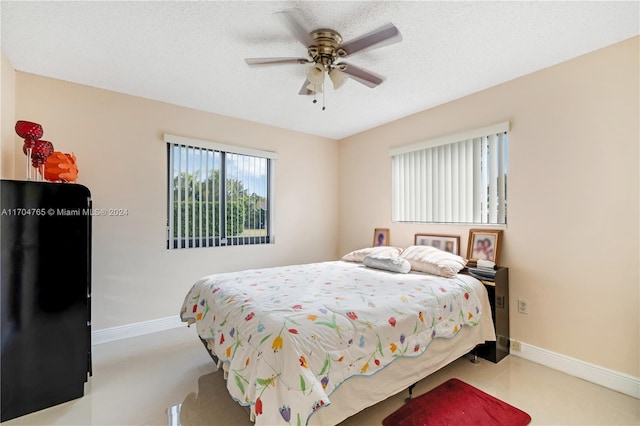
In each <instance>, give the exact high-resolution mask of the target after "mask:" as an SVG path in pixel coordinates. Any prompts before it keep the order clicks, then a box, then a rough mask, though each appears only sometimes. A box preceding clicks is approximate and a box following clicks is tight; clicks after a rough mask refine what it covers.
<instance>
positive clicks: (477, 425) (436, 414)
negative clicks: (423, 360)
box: [382, 379, 531, 426]
mask: <svg viewBox="0 0 640 426" xmlns="http://www.w3.org/2000/svg"><path fill="white" fill-rule="evenodd" d="M530 421H531V416H529V415H528V414H527V413H525V412H524V411H522V410H519V409H517V408H516V407H514V406H512V405H509V404H507V403H506V402H503V401H500V400H499V399H497V398H495V397H493V396H491V395H489V394H486V393H484V392H482V391H481V390H480V389H476V388H474V387H473V386H471V385H468V384H466V383H465V382H462V381H460V380H458V379H450V380H448V381H446V382H444V383H443V384H441V385H440V386H438V387H436V388H434V389H432V390H430V391H429V392H427V393H425V394H424V395H420V396H419V397H417V398H415V399H412V400H411V401H409V402H407V403H406V404H405V405H404V406H403V407H402V408H400V409H399V410H396V412H394V413H393V414H391V415H390V416H388V417H387V418H386V419H384V420H383V421H382V424H383V426H427V425H428V426H436V425H438V426H439V425H455V426H460V425H470V426H471V425H473V426H485V425H508V426H524V425H528V424H529V422H530Z"/></svg>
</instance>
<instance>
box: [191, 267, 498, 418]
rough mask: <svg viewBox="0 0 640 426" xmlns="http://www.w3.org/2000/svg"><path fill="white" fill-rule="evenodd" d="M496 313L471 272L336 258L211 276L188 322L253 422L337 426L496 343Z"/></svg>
mask: <svg viewBox="0 0 640 426" xmlns="http://www.w3.org/2000/svg"><path fill="white" fill-rule="evenodd" d="M490 312H491V311H490V307H489V304H488V298H487V294H486V290H485V288H484V286H483V285H482V284H481V283H480V282H479V281H477V280H475V279H474V278H472V277H468V276H463V275H458V276H456V277H454V278H443V277H436V276H433V275H428V274H420V273H411V274H395V273H390V272H387V271H380V270H374V269H370V268H367V267H365V266H363V265H362V264H357V263H351V262H344V261H338V262H324V263H316V264H308V265H294V266H287V267H277V268H267V269H258V270H249V271H241V272H236V273H227V274H217V275H212V276H208V277H204V278H202V279H201V280H199V281H198V282H196V283H195V284H194V285H193V287H192V288H191V290H190V291H189V293H188V294H187V296H186V298H185V301H184V303H183V306H182V309H181V318H182V320H183V321H187V322H189V323H190V324H191V323H195V324H196V328H197V331H198V335H199V336H200V337H201V338H202V339H204V340H206V341H207V342H208V345H207V346H208V348H209V349H210V351H211V352H212V353H213V354H214V355H215V356H216V357H218V358H219V359H220V361H221V362H222V363H223V366H224V369H225V371H227V372H228V380H227V389H228V390H229V393H230V394H231V396H232V397H233V398H234V399H235V400H236V401H237V402H238V403H239V404H241V405H245V406H250V407H251V412H252V414H253V415H254V416H255V422H256V424H258V425H260V424H270V425H275V424H289V423H296V424H335V423H337V422H339V421H341V420H343V419H344V418H346V417H348V416H350V415H352V414H355V413H356V412H358V411H360V410H362V409H363V408H365V407H366V406H369V405H372V404H375V403H376V402H379V401H380V400H382V399H384V398H386V397H388V396H390V395H392V394H394V393H397V392H399V391H400V390H402V389H404V388H406V387H407V386H408V385H410V384H412V383H414V382H415V381H417V380H418V379H419V378H421V377H424V376H426V375H428V374H430V372H432V371H435V369H438V368H440V367H442V366H443V365H446V364H447V363H448V362H451V361H452V360H454V359H456V358H457V357H459V356H461V355H463V354H464V353H466V352H468V351H469V350H470V349H472V348H473V347H474V346H475V344H477V343H481V342H484V341H485V340H492V339H493V340H494V339H495V334H494V331H493V327H492V322H491V314H490ZM395 370H400V371H401V374H400V375H399V376H397V375H396V374H397V372H396V373H394V371H395ZM388 375H390V377H387V376H388ZM375 382H378V383H375ZM374 383H375V386H374ZM381 384H384V385H383V386H381ZM358 387H361V388H362V389H363V390H364V392H358V391H357V389H358ZM374 387H375V389H374ZM349 389H352V391H350V392H349V397H348V398H338V395H340V394H345V392H347V391H349ZM353 389H355V390H353Z"/></svg>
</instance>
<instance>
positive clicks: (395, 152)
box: [390, 122, 509, 224]
mask: <svg viewBox="0 0 640 426" xmlns="http://www.w3.org/2000/svg"><path fill="white" fill-rule="evenodd" d="M508 130H509V123H508V122H507V123H500V124H497V125H494V126H490V127H486V128H483V129H477V130H473V131H470V132H465V133H461V134H457V135H451V136H447V137H445V138H440V139H436V140H431V141H425V142H420V143H417V144H412V145H409V146H405V147H400V148H395V149H392V150H391V151H390V156H391V164H392V166H391V168H392V193H393V195H392V197H393V199H392V209H393V210H392V220H393V221H394V222H437V223H477V224H483V223H487V224H505V223H507V132H508Z"/></svg>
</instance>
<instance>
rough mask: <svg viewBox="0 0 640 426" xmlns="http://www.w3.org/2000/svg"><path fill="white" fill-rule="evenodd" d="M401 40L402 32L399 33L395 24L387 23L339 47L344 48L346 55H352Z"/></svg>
mask: <svg viewBox="0 0 640 426" xmlns="http://www.w3.org/2000/svg"><path fill="white" fill-rule="evenodd" d="M401 40H402V34H400V31H398V29H397V28H396V27H395V25H393V24H391V23H389V24H387V25H385V26H383V27H380V28H378V29H377V30H374V31H371V32H370V33H367V34H365V35H363V36H360V37H358V38H356V39H353V40H351V41H348V42H346V43H344V44H342V45H341V46H340V49H342V50H344V52H345V54H346V55H353V54H354V53H357V52H361V51H363V50H365V49H370V48H376V49H377V48H378V47H382V46H387V45H389V44H393V43H397V42H399V41H401ZM346 55H344V56H346Z"/></svg>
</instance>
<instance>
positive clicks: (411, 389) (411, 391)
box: [404, 383, 418, 402]
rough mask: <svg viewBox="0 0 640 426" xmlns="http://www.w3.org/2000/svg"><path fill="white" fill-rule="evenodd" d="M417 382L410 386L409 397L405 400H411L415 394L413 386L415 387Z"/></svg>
mask: <svg viewBox="0 0 640 426" xmlns="http://www.w3.org/2000/svg"><path fill="white" fill-rule="evenodd" d="M417 384H418V383H414V384H412V385H411V386H409V397H408V398H407V399H405V400H404V402H409V401H411V397H412V396H413V388H415V387H416V385H417Z"/></svg>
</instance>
